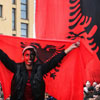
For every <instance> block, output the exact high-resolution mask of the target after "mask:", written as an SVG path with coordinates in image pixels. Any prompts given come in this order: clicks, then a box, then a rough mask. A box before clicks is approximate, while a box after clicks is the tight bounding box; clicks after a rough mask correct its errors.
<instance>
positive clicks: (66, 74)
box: [0, 35, 93, 100]
mask: <svg viewBox="0 0 100 100" xmlns="http://www.w3.org/2000/svg"><path fill="white" fill-rule="evenodd" d="M72 43H73V42H72V41H50V40H40V39H28V38H18V37H10V36H3V35H1V36H0V49H2V50H3V51H4V52H5V53H6V54H7V55H8V56H9V57H10V58H11V59H13V60H14V61H15V62H22V61H23V60H22V50H23V48H24V47H25V46H27V45H32V46H35V47H36V48H37V52H38V55H39V59H41V60H42V61H43V62H46V61H48V59H50V58H51V57H52V56H53V55H55V54H57V52H61V51H62V50H64V49H65V48H68V47H69V46H70V45H71V44H72ZM83 50H84V52H83ZM84 55H87V56H88V57H89V58H86V57H85V56H84ZM92 58H93V56H92V53H91V52H90V51H89V50H88V49H86V47H85V45H84V44H83V43H81V45H80V47H79V48H77V49H74V50H73V51H71V52H70V53H69V54H68V55H66V56H65V57H64V59H63V60H62V62H61V64H60V65H59V66H60V67H56V68H55V69H53V70H52V71H50V72H49V73H47V75H45V76H44V79H45V82H46V92H48V93H49V94H51V95H52V96H54V97H55V98H57V100H83V78H84V77H83V76H84V75H83V73H84V67H85V64H86V63H87V62H90V61H91V60H92ZM83 61H84V62H83ZM12 76H13V74H12V73H11V72H10V71H9V70H7V69H6V68H5V67H4V65H3V64H2V63H1V62H0V81H1V84H2V88H3V92H4V97H5V98H7V97H8V96H9V95H10V87H11V86H10V85H11V79H12Z"/></svg>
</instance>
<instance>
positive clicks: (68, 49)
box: [64, 41, 80, 54]
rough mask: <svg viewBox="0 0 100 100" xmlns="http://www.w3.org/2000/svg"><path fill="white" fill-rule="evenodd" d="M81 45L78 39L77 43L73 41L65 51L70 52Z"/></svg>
mask: <svg viewBox="0 0 100 100" xmlns="http://www.w3.org/2000/svg"><path fill="white" fill-rule="evenodd" d="M79 46H80V41H77V42H76V43H73V44H72V45H71V46H70V47H69V48H67V49H65V51H64V52H65V53H66V54H67V53H68V52H70V51H71V50H73V49H75V48H77V47H79Z"/></svg>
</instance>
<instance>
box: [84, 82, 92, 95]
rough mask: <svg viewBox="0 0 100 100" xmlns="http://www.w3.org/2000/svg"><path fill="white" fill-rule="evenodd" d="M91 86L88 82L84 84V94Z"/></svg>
mask: <svg viewBox="0 0 100 100" xmlns="http://www.w3.org/2000/svg"><path fill="white" fill-rule="evenodd" d="M90 86H91V83H90V82H89V81H87V82H86V85H85V87H84V93H85V94H88V88H89V87H90Z"/></svg>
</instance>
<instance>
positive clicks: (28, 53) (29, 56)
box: [24, 50, 35, 66]
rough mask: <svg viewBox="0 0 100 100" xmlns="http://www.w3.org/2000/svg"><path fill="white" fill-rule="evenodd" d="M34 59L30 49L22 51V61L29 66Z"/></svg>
mask: <svg viewBox="0 0 100 100" xmlns="http://www.w3.org/2000/svg"><path fill="white" fill-rule="evenodd" d="M34 59H35V54H34V52H32V51H31V50H26V51H25V52H24V61H25V64H26V65H28V66H31V65H32V63H33V61H34Z"/></svg>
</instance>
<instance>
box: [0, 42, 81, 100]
mask: <svg viewBox="0 0 100 100" xmlns="http://www.w3.org/2000/svg"><path fill="white" fill-rule="evenodd" d="M79 45H80V42H79V41H78V42H76V43H74V44H72V45H71V46H70V47H69V48H67V49H65V50H64V51H62V52H61V53H59V54H57V55H56V56H54V57H53V58H52V59H51V60H49V61H48V62H47V63H44V64H39V63H37V61H36V56H37V51H36V49H35V48H34V47H32V46H27V47H25V48H24V49H23V52H22V54H23V59H24V62H22V63H16V62H15V61H13V60H12V59H10V58H9V57H8V55H7V54H6V53H5V52H3V51H2V50H0V60H1V62H2V63H3V64H4V65H5V67H6V68H7V69H9V70H10V71H11V72H13V73H14V76H13V79H12V83H11V97H10V100H44V97H45V96H44V95H45V83H44V80H43V76H44V75H45V74H46V73H48V72H49V71H50V70H51V69H53V68H54V67H56V66H57V65H58V63H59V62H61V60H62V59H63V58H64V56H66V54H67V53H69V52H70V51H71V50H73V49H75V48H77V47H78V46H79Z"/></svg>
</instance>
